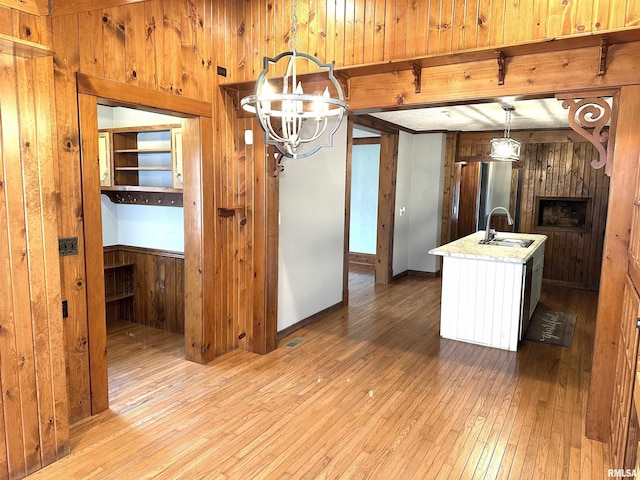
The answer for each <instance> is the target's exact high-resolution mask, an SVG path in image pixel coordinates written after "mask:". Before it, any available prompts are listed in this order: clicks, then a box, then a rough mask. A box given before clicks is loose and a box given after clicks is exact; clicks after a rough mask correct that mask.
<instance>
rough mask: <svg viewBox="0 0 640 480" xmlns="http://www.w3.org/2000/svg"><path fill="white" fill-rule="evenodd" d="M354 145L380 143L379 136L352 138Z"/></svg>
mask: <svg viewBox="0 0 640 480" xmlns="http://www.w3.org/2000/svg"><path fill="white" fill-rule="evenodd" d="M353 144H354V145H380V137H359V138H354V139H353Z"/></svg>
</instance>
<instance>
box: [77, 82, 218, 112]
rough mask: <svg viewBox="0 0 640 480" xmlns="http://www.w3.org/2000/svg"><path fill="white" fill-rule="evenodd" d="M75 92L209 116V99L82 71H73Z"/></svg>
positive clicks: (108, 100)
mask: <svg viewBox="0 0 640 480" xmlns="http://www.w3.org/2000/svg"><path fill="white" fill-rule="evenodd" d="M76 81H77V84H78V93H79V94H80V93H82V94H85V95H93V96H95V97H98V99H100V103H101V104H103V105H109V106H112V107H120V106H129V107H131V106H132V105H144V106H145V110H148V111H152V112H156V113H163V114H168V115H177V116H190V117H211V112H212V110H211V103H209V102H204V101H202V100H195V99H193V98H186V97H182V96H180V95H173V94H171V93H165V92H159V91H157V90H151V89H150V88H145V87H140V86H138V85H129V84H122V83H120V82H116V81H114V80H109V79H106V78H101V77H94V76H93V75H86V74H84V73H79V72H78V73H77V74H76Z"/></svg>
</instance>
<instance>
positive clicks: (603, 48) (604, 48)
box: [598, 36, 609, 77]
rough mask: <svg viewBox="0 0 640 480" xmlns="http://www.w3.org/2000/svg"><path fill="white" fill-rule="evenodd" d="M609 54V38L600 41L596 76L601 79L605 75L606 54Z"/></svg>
mask: <svg viewBox="0 0 640 480" xmlns="http://www.w3.org/2000/svg"><path fill="white" fill-rule="evenodd" d="M608 52H609V37H606V36H605V37H602V38H601V39H600V66H599V68H598V76H599V77H601V76H603V75H605V74H606V73H607V53H608Z"/></svg>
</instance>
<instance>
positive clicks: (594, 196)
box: [458, 130, 609, 290]
mask: <svg viewBox="0 0 640 480" xmlns="http://www.w3.org/2000/svg"><path fill="white" fill-rule="evenodd" d="M493 134H497V135H498V136H500V135H501V134H500V132H493V133H492V132H482V133H464V132H463V133H461V134H460V135H459V137H458V144H459V155H476V154H481V153H484V154H486V153H488V151H489V141H490V138H491V136H492V135H493ZM512 136H513V137H514V138H518V139H520V140H522V142H523V149H522V160H523V162H524V167H523V168H522V169H521V171H520V176H521V178H520V184H521V188H520V210H519V212H518V223H519V226H518V231H519V232H522V233H540V234H543V235H547V236H548V239H547V244H546V247H545V268H544V278H545V279H546V280H549V281H552V282H555V283H560V284H565V285H571V286H576V287H580V288H587V289H591V290H597V289H598V286H599V283H600V267H601V263H602V249H603V243H604V229H605V223H606V218H607V206H608V196H609V177H607V176H606V175H605V173H604V169H599V170H596V169H594V168H593V167H591V165H590V163H591V160H593V159H594V158H596V156H597V154H598V153H597V151H596V150H595V147H593V145H592V144H590V143H588V142H585V141H584V139H583V138H582V137H580V136H579V135H577V134H576V133H575V132H573V131H571V130H557V131H529V132H512ZM514 178H515V177H514ZM513 187H515V184H514V183H513V182H512V189H513ZM472 188H474V189H475V188H476V187H475V186H474V187H472ZM464 196H468V197H471V196H475V190H474V191H471V192H469V191H467V192H465V191H463V187H461V191H460V197H464ZM538 197H569V198H572V197H582V198H589V199H590V202H591V209H590V211H589V212H588V213H589V218H587V222H588V223H589V224H590V227H589V229H588V231H584V232H577V231H567V230H554V229H544V228H540V227H538V226H537V216H536V215H537V207H536V203H537V199H538ZM512 203H513V202H512ZM510 208H511V211H512V212H513V210H514V205H511V206H510ZM496 228H503V227H498V226H496Z"/></svg>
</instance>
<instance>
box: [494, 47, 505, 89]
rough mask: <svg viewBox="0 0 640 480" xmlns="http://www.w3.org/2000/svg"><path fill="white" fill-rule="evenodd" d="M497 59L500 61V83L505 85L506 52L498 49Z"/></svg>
mask: <svg viewBox="0 0 640 480" xmlns="http://www.w3.org/2000/svg"><path fill="white" fill-rule="evenodd" d="M496 60H497V61H498V85H504V74H505V70H506V66H505V60H506V57H505V56H504V52H503V51H502V50H496Z"/></svg>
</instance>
